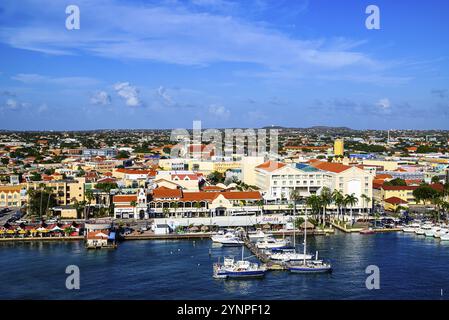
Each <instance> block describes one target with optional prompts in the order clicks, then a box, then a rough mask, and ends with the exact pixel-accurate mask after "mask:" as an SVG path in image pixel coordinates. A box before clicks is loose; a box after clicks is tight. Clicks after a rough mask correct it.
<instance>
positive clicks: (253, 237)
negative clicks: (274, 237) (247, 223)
mask: <svg viewBox="0 0 449 320" xmlns="http://www.w3.org/2000/svg"><path fill="white" fill-rule="evenodd" d="M266 237H267V234H266V233H265V232H263V231H262V230H257V231H256V232H255V233H248V238H249V240H250V241H251V242H257V241H259V240H263V239H265V238H266Z"/></svg>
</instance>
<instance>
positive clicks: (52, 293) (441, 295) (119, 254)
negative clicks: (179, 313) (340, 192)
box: [0, 232, 449, 300]
mask: <svg viewBox="0 0 449 320" xmlns="http://www.w3.org/2000/svg"><path fill="white" fill-rule="evenodd" d="M301 241H302V237H298V238H297V244H298V249H300V250H301V246H300V245H299V243H300V242H301ZM308 249H310V250H309V252H311V253H315V250H319V254H320V258H324V259H325V260H329V261H330V262H331V263H332V265H333V272H332V274H316V275H301V274H290V273H289V272H287V271H270V272H268V273H267V275H266V277H265V278H263V279H252V280H217V279H214V278H213V277H212V264H213V263H214V262H216V261H217V259H218V258H219V257H223V256H235V257H236V258H240V255H241V249H240V248H238V247H221V246H217V245H214V244H212V241H210V240H195V241H192V240H180V241H173V240H170V241H154V240H153V241H152V240H148V241H126V242H123V243H121V244H120V245H119V247H118V249H117V250H97V251H92V250H90V251H88V250H86V249H85V248H84V243H83V242H81V241H80V242H23V243H0V256H1V258H2V263H1V264H0V279H1V286H0V298H1V299H162V300H171V299H208V300H210V299H213V300H215V299H289V300H291V299H293V300H298V299H448V298H449V242H440V241H439V240H438V239H434V238H425V237H424V236H417V235H415V234H403V233H400V232H398V233H385V234H373V235H360V234H343V233H340V232H338V233H336V234H335V235H331V236H316V237H309V238H308ZM245 255H246V256H250V255H251V253H250V252H249V251H248V250H245ZM250 260H253V261H257V260H256V259H255V258H254V257H253V258H250ZM68 265H76V266H78V267H79V269H80V289H79V290H68V289H67V288H66V278H67V277H68V276H69V275H68V274H66V273H65V270H66V267H67V266H68ZM369 265H375V266H378V267H379V270H380V289H378V290H376V289H373V290H368V289H367V287H366V284H365V281H366V279H367V277H368V276H369V274H366V273H365V270H366V268H367V267H368V266H369Z"/></svg>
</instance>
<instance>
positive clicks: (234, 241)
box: [219, 237, 244, 247]
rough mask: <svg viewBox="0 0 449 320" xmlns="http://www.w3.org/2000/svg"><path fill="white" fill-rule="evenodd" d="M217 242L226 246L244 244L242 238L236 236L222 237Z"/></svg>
mask: <svg viewBox="0 0 449 320" xmlns="http://www.w3.org/2000/svg"><path fill="white" fill-rule="evenodd" d="M219 243H221V245H222V246H226V247H238V246H241V245H243V244H244V242H243V240H241V239H239V238H237V237H233V238H228V239H222V240H221V241H220V242H219Z"/></svg>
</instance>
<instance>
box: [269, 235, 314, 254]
mask: <svg viewBox="0 0 449 320" xmlns="http://www.w3.org/2000/svg"><path fill="white" fill-rule="evenodd" d="M295 230H296V229H293V252H288V251H287V250H286V251H283V252H280V253H273V254H272V255H270V259H271V260H278V261H283V262H289V261H301V260H304V259H306V260H310V259H312V258H313V256H312V255H311V254H306V253H305V252H304V253H297V252H296V231H295Z"/></svg>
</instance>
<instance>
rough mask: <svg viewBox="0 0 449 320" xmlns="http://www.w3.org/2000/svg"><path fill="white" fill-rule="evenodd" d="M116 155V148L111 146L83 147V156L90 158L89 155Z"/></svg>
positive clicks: (110, 156)
mask: <svg viewBox="0 0 449 320" xmlns="http://www.w3.org/2000/svg"><path fill="white" fill-rule="evenodd" d="M116 155H117V150H115V149H112V148H104V149H84V150H83V157H85V158H91V157H109V158H112V157H115V156H116Z"/></svg>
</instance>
